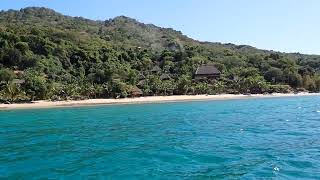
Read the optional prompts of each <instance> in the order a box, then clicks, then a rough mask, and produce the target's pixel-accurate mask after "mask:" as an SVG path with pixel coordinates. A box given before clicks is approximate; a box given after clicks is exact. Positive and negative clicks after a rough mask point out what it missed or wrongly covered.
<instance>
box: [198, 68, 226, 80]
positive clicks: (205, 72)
mask: <svg viewBox="0 0 320 180" xmlns="http://www.w3.org/2000/svg"><path fill="white" fill-rule="evenodd" d="M220 75H221V72H220V71H219V70H218V69H217V68H216V67H215V66H214V65H202V66H200V67H198V68H197V70H196V72H195V79H204V78H206V79H216V78H219V77H220Z"/></svg>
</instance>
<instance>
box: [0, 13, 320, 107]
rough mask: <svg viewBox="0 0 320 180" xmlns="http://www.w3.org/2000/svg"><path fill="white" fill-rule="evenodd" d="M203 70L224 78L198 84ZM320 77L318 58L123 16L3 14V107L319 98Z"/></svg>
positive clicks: (0, 39) (0, 24)
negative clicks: (162, 98) (214, 97)
mask: <svg viewBox="0 0 320 180" xmlns="http://www.w3.org/2000/svg"><path fill="white" fill-rule="evenodd" d="M306 43H307V42H306ZM203 64H212V65H215V66H216V67H217V68H218V69H219V70H220V71H221V72H222V76H221V78H219V79H217V80H214V81H195V80H194V79H193V77H194V73H195V71H196V69H197V67H199V66H200V65H203ZM157 66H158V67H160V71H158V72H156V73H154V72H151V70H152V69H153V68H154V67H157ZM319 71H320V56H317V55H303V54H298V53H297V54H286V53H280V52H276V51H266V50H259V49H256V48H253V47H250V46H244V45H241V46H237V45H233V44H220V43H210V42H199V41H196V40H193V39H191V38H188V37H187V36H185V35H183V34H182V33H181V32H179V31H175V30H173V29H167V28H160V27H157V26H154V25H150V24H143V23H140V22H138V21H136V20H134V19H131V18H128V17H124V16H119V17H116V18H114V19H109V20H106V21H93V20H88V19H84V18H81V17H69V16H64V15H62V14H60V13H57V12H55V11H53V10H50V9H46V8H35V7H31V8H25V9H21V10H20V11H14V10H9V11H2V12H0V88H1V89H0V90H1V91H0V99H2V101H8V102H11V101H23V100H27V101H28V100H39V99H51V100H64V99H83V98H115V97H128V96H134V95H136V94H141V93H142V94H143V95H144V96H150V95H171V94H218V93H271V92H290V91H297V90H299V91H302V90H308V91H311V92H318V91H319V90H320V74H319ZM163 77H166V78H163Z"/></svg>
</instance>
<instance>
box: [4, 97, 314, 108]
mask: <svg viewBox="0 0 320 180" xmlns="http://www.w3.org/2000/svg"><path fill="white" fill-rule="evenodd" d="M299 96H320V93H299V94H293V93H290V94H281V93H275V94H267V95H264V94H252V95H243V94H239V95H235V94H220V95H177V96H147V97H137V98H123V99H87V100H79V101H74V100H70V101H45V100H43V101H33V102H32V103H26V104H0V111H1V110H14V109H43V108H59V107H60V108H61V107H83V106H98V105H117V104H146V103H168V102H188V101H218V100H233V99H235V100H236V99H257V98H277V97H299Z"/></svg>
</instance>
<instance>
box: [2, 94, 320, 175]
mask: <svg viewBox="0 0 320 180" xmlns="http://www.w3.org/2000/svg"><path fill="white" fill-rule="evenodd" d="M80 177H82V178H83V179H89V178H91V179H99V178H100V179H104V178H109V179H223V178H225V179H254V178H257V179H260V178H271V179H319V178H320V97H319V96H314V97H297V98H275V99H249V100H230V101H210V102H209V101H208V102H183V103H167V104H138V105H115V106H97V107H81V108H59V109H42V110H14V111H2V112H0V179H1V178H9V179H19V178H21V179H41V178H53V179H56V178H60V179H61V178H63V179H78V178H80Z"/></svg>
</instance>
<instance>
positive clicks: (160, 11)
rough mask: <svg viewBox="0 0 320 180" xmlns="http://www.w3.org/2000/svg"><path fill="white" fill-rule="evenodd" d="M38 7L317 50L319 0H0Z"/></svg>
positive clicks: (198, 35) (199, 35)
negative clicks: (130, 18)
mask: <svg viewBox="0 0 320 180" xmlns="http://www.w3.org/2000/svg"><path fill="white" fill-rule="evenodd" d="M28 6H41V7H47V8H51V9H54V10H56V11H58V12H60V13H62V14H65V15H70V16H82V17H85V18H89V19H94V20H106V19H110V18H113V17H116V16H119V15H125V16H128V17H132V18H135V19H137V20H139V21H141V22H144V23H152V24H155V25H157V26H161V27H170V28H173V29H175V30H179V31H181V32H182V33H183V34H185V35H187V36H189V37H191V38H193V39H197V40H201V41H211V42H221V43H235V44H238V45H243V44H245V45H251V46H254V47H257V48H260V49H268V50H276V51H282V52H300V53H306V54H320V34H319V33H320V11H319V8H320V1H319V0H0V9H1V10H8V9H21V8H24V7H28Z"/></svg>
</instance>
